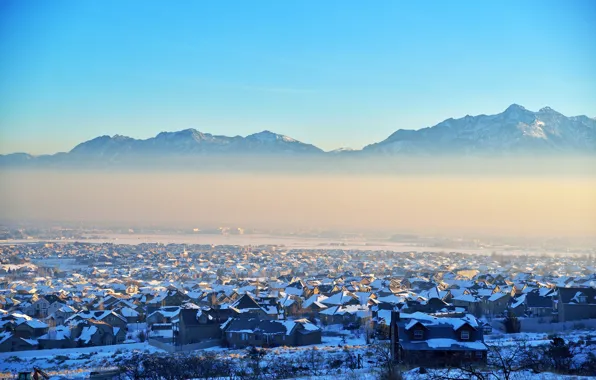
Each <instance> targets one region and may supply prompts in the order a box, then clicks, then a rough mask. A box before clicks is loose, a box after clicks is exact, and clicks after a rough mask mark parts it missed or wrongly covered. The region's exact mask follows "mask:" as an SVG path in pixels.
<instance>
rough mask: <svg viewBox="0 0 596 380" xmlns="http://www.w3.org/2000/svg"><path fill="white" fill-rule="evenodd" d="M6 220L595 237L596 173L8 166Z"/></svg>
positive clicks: (3, 202)
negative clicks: (15, 168)
mask: <svg viewBox="0 0 596 380" xmlns="http://www.w3.org/2000/svg"><path fill="white" fill-rule="evenodd" d="M0 210H1V217H2V218H3V219H6V220H16V221H64V222H78V221H81V222H90V223H94V222H97V223H102V224H105V223H118V224H119V225H122V224H130V225H136V226H139V225H160V226H187V227H206V226H214V225H218V224H227V225H230V226H241V227H245V228H255V227H262V228H329V229H345V230H352V231H354V230H368V231H369V230H374V229H379V230H383V231H389V230H394V231H395V232H402V231H404V232H405V231H407V232H416V233H441V234H459V233H482V234H488V235H492V234H494V235H512V236H526V235H528V236H530V235H531V236H596V176H593V175H572V176H563V175H555V176H550V177H549V176H546V175H540V176H519V175H516V176H503V175H500V176H489V175H456V174H453V175H447V174H446V173H442V175H440V176H439V175H433V174H429V173H425V174H422V175H415V176H414V175H403V176H400V175H388V174H378V175H377V174H369V175H360V174H359V175H356V174H353V175H350V174H333V175H332V174H325V173H311V174H304V173H302V174H296V173H294V174H291V173H290V174H279V173H268V172H260V173H252V174H248V173H238V172H236V173H234V172H226V173H220V174H215V173H208V172H202V173H201V172H192V171H187V172H178V173H174V172H166V171H162V172H157V173H156V172H151V173H150V172H145V173H141V172H124V171H121V172H107V171H92V172H89V171H87V172H84V171H1V172H0Z"/></svg>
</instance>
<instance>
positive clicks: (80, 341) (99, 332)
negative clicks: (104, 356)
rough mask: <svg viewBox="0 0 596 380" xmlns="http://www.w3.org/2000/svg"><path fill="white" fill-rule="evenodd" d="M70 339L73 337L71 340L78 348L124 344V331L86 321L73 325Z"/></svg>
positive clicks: (97, 322) (96, 322) (92, 320)
mask: <svg viewBox="0 0 596 380" xmlns="http://www.w3.org/2000/svg"><path fill="white" fill-rule="evenodd" d="M71 337H75V338H74V339H73V340H74V341H75V342H76V344H77V346H78V347H87V346H108V345H112V344H120V343H122V342H124V339H125V338H126V331H125V330H124V329H121V328H120V327H113V326H110V325H109V324H108V323H106V322H103V321H98V320H94V319H88V320H79V321H77V322H75V323H74V325H73V326H72V333H71Z"/></svg>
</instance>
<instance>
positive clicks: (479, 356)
mask: <svg viewBox="0 0 596 380" xmlns="http://www.w3.org/2000/svg"><path fill="white" fill-rule="evenodd" d="M483 356H484V355H482V351H476V359H482V357H483Z"/></svg>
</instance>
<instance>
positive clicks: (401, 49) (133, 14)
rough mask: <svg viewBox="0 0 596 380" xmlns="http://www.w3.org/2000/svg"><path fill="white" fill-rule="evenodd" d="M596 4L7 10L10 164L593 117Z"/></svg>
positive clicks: (0, 31) (2, 139) (3, 52)
mask: <svg viewBox="0 0 596 380" xmlns="http://www.w3.org/2000/svg"><path fill="white" fill-rule="evenodd" d="M595 20H596V1H591V0H577V1H562V0H561V1H548V0H540V1H530V0H528V1H494V2H488V1H469V2H466V1H433V2H427V1H409V2H406V1H375V2H370V3H367V4H365V2H362V1H346V0H343V1H336V2H333V1H319V0H314V1H209V2H208V1H176V2H166V1H151V0H143V1H120V0H119V1H109V0H104V1H92V0H89V1H74V0H72V1H60V0H53V1H46V0H43V1H42V0H39V1H33V0H15V1H7V0H0V153H11V152H16V151H26V152H29V153H34V154H40V153H54V152H56V151H66V150H69V149H71V148H72V147H73V146H74V145H75V144H77V143H79V142H81V141H84V140H88V139H91V138H93V137H96V136H98V135H104V134H109V135H113V134H123V135H128V136H131V137H135V138H148V137H151V136H154V135H156V134H157V133H159V132H160V131H166V130H167V131H173V130H180V129H185V128H191V127H192V128H197V129H199V130H201V131H204V132H210V133H215V134H225V135H247V134H250V133H254V132H258V131H261V130H264V129H269V130H272V131H274V132H277V133H281V134H285V135H288V136H291V137H294V138H296V139H299V140H301V141H304V142H309V143H313V144H315V145H318V146H319V147H321V148H323V149H334V148H339V147H342V146H349V147H353V148H360V147H362V146H363V145H366V144H369V143H373V142H377V141H380V140H383V139H385V138H386V137H387V136H388V135H389V134H391V133H392V132H394V131H395V130H397V129H399V128H405V129H418V128H421V127H425V126H430V125H434V124H436V123H438V122H440V121H442V120H444V119H446V118H449V117H462V116H465V115H466V114H471V115H475V114H480V113H486V114H491V113H498V112H501V111H502V110H503V109H505V108H506V107H507V106H508V105H509V104H511V103H518V104H522V105H524V106H525V107H526V108H528V109H531V110H537V109H539V108H541V107H543V106H546V105H548V106H551V107H552V108H554V109H556V110H558V111H560V112H562V113H563V114H566V115H578V114H586V115H588V116H591V117H594V116H596V22H595Z"/></svg>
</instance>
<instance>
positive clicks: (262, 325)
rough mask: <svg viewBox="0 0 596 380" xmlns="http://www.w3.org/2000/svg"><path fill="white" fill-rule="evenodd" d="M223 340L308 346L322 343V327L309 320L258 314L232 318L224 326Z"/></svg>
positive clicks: (239, 344)
mask: <svg viewBox="0 0 596 380" xmlns="http://www.w3.org/2000/svg"><path fill="white" fill-rule="evenodd" d="M222 332H223V338H224V342H225V343H226V345H227V346H229V347H234V348H242V347H248V346H255V347H276V346H306V345H311V344H320V343H321V329H320V328H318V327H317V326H315V325H313V324H312V323H311V322H310V321H309V320H307V319H296V320H283V321H282V320H268V319H260V318H258V317H252V316H250V317H240V318H230V319H229V320H228V321H226V322H225V323H224V324H223V325H222Z"/></svg>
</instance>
